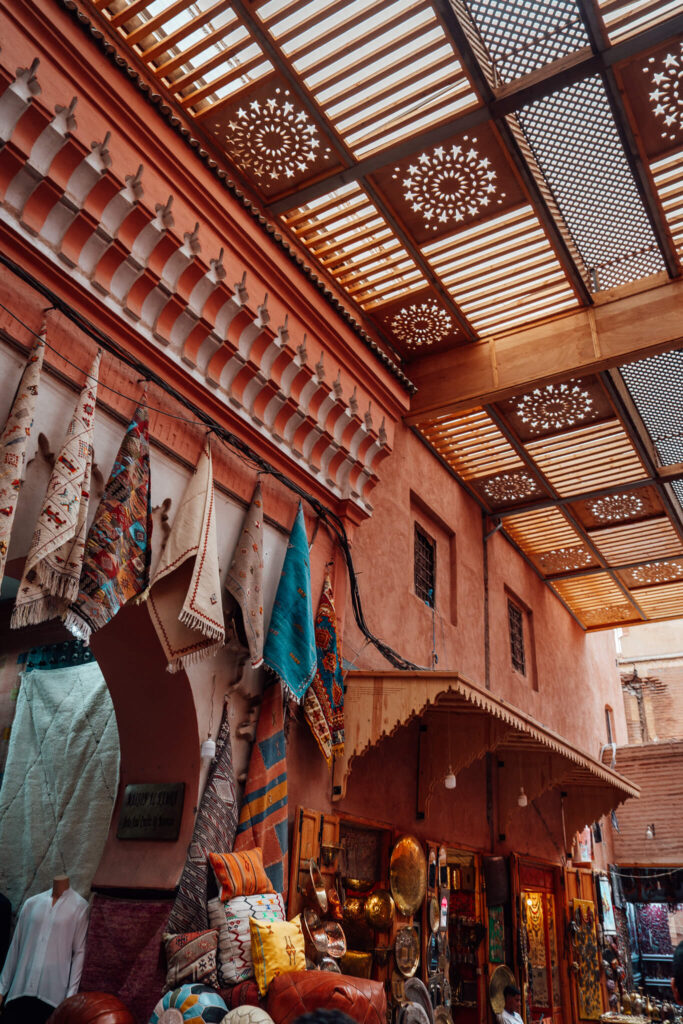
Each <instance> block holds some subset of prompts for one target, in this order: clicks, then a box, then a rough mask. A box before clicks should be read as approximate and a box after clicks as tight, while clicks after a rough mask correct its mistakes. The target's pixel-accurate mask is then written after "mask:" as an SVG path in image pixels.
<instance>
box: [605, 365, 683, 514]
mask: <svg viewBox="0 0 683 1024" xmlns="http://www.w3.org/2000/svg"><path fill="white" fill-rule="evenodd" d="M619 372H620V374H621V377H622V379H623V381H624V384H625V385H626V387H627V388H628V392H629V394H630V396H631V398H632V399H633V403H634V405H635V407H636V409H637V410H638V412H639V414H640V418H641V419H642V421H643V424H644V425H645V429H646V430H647V432H648V434H649V436H650V439H651V440H652V443H653V444H654V446H655V450H656V452H657V455H658V457H659V461H660V464H661V465H662V466H674V465H676V464H677V463H679V462H683V349H677V350H676V351H675V352H665V353H664V354H663V355H660V356H651V357H650V358H649V359H639V360H638V362H636V363H628V364H627V365H626V366H622V367H621V369H620V371H619ZM672 488H673V491H674V494H675V495H676V497H677V499H678V502H679V504H680V506H681V508H682V509H683V481H681V480H676V481H674V483H673V484H672Z"/></svg>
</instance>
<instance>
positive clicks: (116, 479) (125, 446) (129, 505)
mask: <svg viewBox="0 0 683 1024" xmlns="http://www.w3.org/2000/svg"><path fill="white" fill-rule="evenodd" d="M151 533H152V510H151V503H150V490H149V422H148V417H147V410H146V408H145V407H144V406H142V405H140V406H138V408H137V410H136V411H135V415H134V416H133V419H132V420H131V421H130V423H129V424H128V429H127V430H126V433H125V436H124V438H123V441H122V442H121V447H120V448H119V452H118V455H117V456H116V460H115V462H114V467H113V469H112V471H111V475H110V477H109V480H108V481H107V486H106V487H105V490H104V495H103V497H102V500H101V502H100V504H99V506H98V508H97V511H96V512H95V518H94V520H93V522H92V526H91V527H90V530H89V532H88V538H87V540H86V543H85V557H84V559H83V572H82V574H81V580H80V585H79V591H78V597H77V598H76V600H75V601H74V603H73V604H72V605H71V607H70V609H69V611H68V612H67V614H66V618H65V623H66V626H67V628H68V629H70V630H71V632H72V633H73V634H74V635H75V636H78V637H80V639H81V640H83V641H84V642H85V643H88V642H89V640H90V635H91V633H94V632H96V630H98V629H101V628H102V626H106V624H107V623H108V622H109V621H110V619H113V618H114V616H115V615H116V613H117V612H118V610H119V608H121V607H122V606H123V605H124V604H126V602H127V601H130V600H131V599H132V598H134V597H137V596H138V595H139V594H141V593H142V592H143V591H144V590H145V589H146V587H147V586H148V585H149V563H150V553H151V548H150V539H151Z"/></svg>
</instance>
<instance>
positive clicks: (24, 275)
mask: <svg viewBox="0 0 683 1024" xmlns="http://www.w3.org/2000/svg"><path fill="white" fill-rule="evenodd" d="M0 264H1V265H3V266H5V267H6V268H7V269H8V270H10V271H11V272H12V273H13V274H14V275H15V276H16V277H18V278H20V279H21V280H22V281H24V283H25V284H28V285H29V286H30V287H31V288H33V290H34V291H36V292H38V293H39V294H40V295H42V296H43V297H44V298H46V299H47V300H48V302H50V303H51V304H52V306H53V307H54V308H55V309H56V310H57V311H58V312H60V313H61V314H62V315H63V316H65V317H66V318H67V319H68V320H70V321H71V322H72V323H73V324H75V325H76V327H78V328H79V330H80V331H81V332H82V333H83V334H85V335H87V336H88V337H89V338H92V340H93V341H95V342H97V344H98V345H99V346H100V347H101V348H103V349H104V350H105V351H107V352H109V353H110V354H111V355H114V356H116V358H117V359H119V360H120V362H122V363H124V365H126V366H128V367H129V368H130V369H132V370H135V372H136V373H138V374H139V375H140V377H142V378H144V379H145V380H147V381H149V382H150V383H152V384H155V385H156V386H157V387H158V388H160V389H161V390H162V391H163V392H165V393H166V394H167V395H169V396H170V397H171V398H173V399H175V401H177V402H179V403H180V404H181V405H182V406H184V407H185V408H186V409H189V410H190V412H192V413H193V415H194V416H196V417H197V420H196V421H193V420H190V419H187V420H185V421H184V422H187V423H193V422H195V423H196V425H197V426H203V427H205V428H208V429H210V430H212V431H213V433H215V435H216V436H217V437H218V438H219V439H220V440H221V441H222V442H223V443H224V444H226V445H227V446H228V447H229V448H230V449H231V450H233V451H235V452H236V453H237V454H238V455H239V456H240V457H241V458H242V459H247V460H249V462H250V463H252V464H253V466H254V467H257V468H258V470H259V471H260V472H261V473H267V474H268V475H269V476H272V477H273V479H275V480H277V481H278V482H279V483H281V484H282V485H283V486H284V487H287V488H288V489H289V490H290V491H293V492H294V494H296V495H297V496H298V497H299V498H300V499H302V500H303V501H305V502H306V503H307V504H308V505H309V506H310V507H311V508H312V509H313V511H314V512H315V514H316V515H317V516H318V518H319V519H320V520H321V521H322V522H323V523H324V524H325V526H326V527H327V528H328V529H329V530H330V532H331V533H332V534H333V536H334V537H335V539H336V541H337V543H338V544H339V547H340V548H341V551H342V554H343V556H344V563H345V565H346V570H347V575H348V578H349V588H350V592H351V607H352V610H353V617H354V619H355V621H356V624H357V626H358V628H359V629H360V631H361V633H362V634H363V636H364V637H365V638H366V639H367V641H368V642H369V643H371V644H372V645H373V647H375V648H376V649H377V650H378V651H379V653H380V654H381V655H382V656H383V657H384V658H385V659H386V660H387V661H388V662H389V663H390V664H391V665H393V666H394V668H397V669H400V670H402V671H421V670H422V669H421V667H420V666H419V665H416V664H415V663H414V662H412V661H409V660H408V659H407V658H404V657H403V656H402V655H401V654H399V653H398V652H397V651H395V650H394V649H393V648H392V647H390V646H389V645H388V644H386V643H385V642H384V641H383V640H380V639H379V637H376V636H375V635H374V633H372V632H371V630H370V628H369V627H368V625H367V622H366V621H365V614H364V611H363V605H362V601H361V596H360V590H359V588H358V582H357V580H356V571H355V568H354V565H353V557H352V555H351V546H350V544H349V539H348V536H347V533H346V528H345V526H344V523H343V521H342V519H341V518H340V517H339V516H338V515H337V514H336V512H333V511H332V509H330V508H328V507H327V506H326V505H324V504H323V503H322V502H321V501H319V500H318V499H317V498H316V497H315V496H314V495H312V494H309V493H308V492H307V491H305V490H304V489H303V488H302V487H300V486H299V485H298V484H297V483H295V482H294V481H293V480H290V479H289V478H288V477H287V476H286V475H285V474H284V473H281V472H280V471H279V470H277V469H275V467H274V466H271V464H270V463H269V462H268V461H267V460H266V459H264V458H262V456H260V455H259V454H258V452H255V451H254V450H253V449H252V448H251V447H250V446H249V445H248V444H247V443H246V442H245V441H243V440H242V439H241V438H239V437H237V435H236V434H233V433H232V431H230V430H228V429H227V428H226V427H223V426H221V424H220V423H218V422H217V421H216V420H214V419H213V417H211V416H210V415H209V414H208V413H206V412H204V410H203V409H201V408H200V407H199V406H197V405H195V403H194V402H192V401H191V400H190V399H189V398H186V397H185V396H184V395H182V394H181V393H180V392H178V391H176V389H175V388H174V387H173V386H172V385H170V384H169V383H168V382H167V381H165V380H164V379H163V378H162V377H160V376H159V375H158V374H156V373H155V372H154V371H153V370H150V369H149V367H147V366H145V365H144V363H142V362H140V360H138V359H136V358H134V357H132V356H130V355H129V354H128V353H127V352H126V351H125V349H123V348H122V347H121V346H120V345H119V344H118V343H117V342H115V341H114V340H113V339H112V338H110V337H109V336H108V335H107V334H105V333H104V332H103V331H101V330H100V329H99V328H98V327H97V326H96V325H95V324H93V323H91V321H89V320H88V319H87V317H84V316H83V315H82V314H81V313H79V312H78V310H77V309H75V308H74V307H73V306H71V305H70V303H68V302H66V301H65V300H64V299H62V298H61V296H59V295H57V294H56V292H53V291H52V289H51V288H48V287H47V286H46V285H44V284H43V283H42V282H41V281H39V280H38V279H37V278H35V277H34V276H33V275H32V274H31V273H29V271H27V270H25V269H24V268H23V267H22V266H20V265H19V264H18V263H15V261H14V260H12V259H11V258H10V257H9V256H7V255H6V254H5V253H2V252H0ZM2 308H3V309H5V310H6V311H7V312H8V313H9V314H10V316H12V317H14V319H15V320H17V321H18V322H19V323H22V321H21V320H20V318H19V317H18V316H16V314H14V313H12V312H11V310H8V309H7V307H6V306H3V307H2ZM23 326H24V327H25V328H26V330H28V331H30V333H31V334H33V335H35V334H36V332H35V331H33V330H32V329H31V328H29V327H27V326H26V324H23ZM50 347H52V346H50ZM60 358H64V356H62V354H61V353H60ZM67 362H68V360H67ZM71 365H72V366H75V364H73V363H72V364H71ZM78 369H79V370H81V372H82V373H85V372H86V371H83V370H82V368H81V367H78ZM109 390H111V391H114V389H113V388H110V389H109ZM117 393H118V394H120V392H117ZM122 397H124V398H130V400H131V401H138V400H137V399H134V398H131V396H129V395H123V396H122ZM153 411H155V412H158V413H160V414H161V415H164V416H169V415H170V416H171V417H172V418H175V419H183V417H179V416H175V417H173V415H172V414H169V413H167V412H166V411H165V410H162V409H155V410H153Z"/></svg>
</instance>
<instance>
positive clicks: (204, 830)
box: [167, 702, 237, 932]
mask: <svg viewBox="0 0 683 1024" xmlns="http://www.w3.org/2000/svg"><path fill="white" fill-rule="evenodd" d="M236 828H237V788H236V786H235V772H234V770H233V765H232V745H231V743H230V722H229V719H228V704H227V702H226V703H225V704H224V705H223V718H222V719H221V725H220V729H219V730H218V736H217V737H216V756H215V758H214V760H213V763H212V765H211V768H210V770H209V777H208V779H207V783H206V788H205V790H204V793H203V795H202V799H201V802H200V804H199V811H198V812H197V817H196V819H195V823H194V831H193V833H192V841H191V842H190V845H189V847H188V850H187V860H186V861H185V867H184V868H183V873H182V875H181V876H180V886H179V888H178V895H177V896H176V898H175V903H174V904H173V910H172V911H171V916H170V918H169V921H168V927H167V931H169V932H191V931H203V930H204V929H206V928H208V927H209V919H208V915H207V910H206V897H207V891H206V889H207V873H208V859H207V858H208V853H209V851H210V850H231V849H232V844H233V841H234V839H235V829H236Z"/></svg>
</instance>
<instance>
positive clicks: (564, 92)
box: [83, 0, 683, 361]
mask: <svg viewBox="0 0 683 1024" xmlns="http://www.w3.org/2000/svg"><path fill="white" fill-rule="evenodd" d="M83 2H84V4H85V5H87V6H89V7H90V8H91V13H93V12H92V9H93V8H94V9H95V11H96V12H97V14H96V15H95V17H98V18H99V19H100V20H101V22H102V23H103V24H105V25H106V26H107V29H108V31H109V33H112V32H113V33H114V35H115V37H116V38H117V41H118V42H119V43H122V44H123V45H124V46H125V48H126V49H127V51H128V55H129V59H131V60H132V62H133V63H134V64H135V65H136V66H137V67H138V68H140V69H141V70H143V71H144V73H145V74H146V75H147V77H148V78H150V77H151V78H152V79H153V80H154V83H155V86H156V87H158V89H159V90H160V91H161V92H163V93H164V94H165V95H166V96H167V97H168V99H169V101H170V102H171V104H172V106H173V108H175V110H176V111H177V112H178V113H179V115H181V116H182V117H183V118H184V119H185V120H186V121H189V122H190V123H191V125H192V131H193V133H194V134H195V135H196V137H197V138H198V139H201V140H202V141H203V142H204V144H206V145H208V146H210V147H212V148H213V149H214V150H216V151H218V152H220V154H221V156H222V157H225V158H227V160H228V161H229V162H230V163H231V165H232V170H233V172H234V176H235V180H236V181H238V182H239V183H240V184H241V185H244V186H245V187H246V188H247V189H248V190H251V191H252V193H253V194H254V195H255V196H256V197H257V199H258V201H259V203H260V204H261V205H262V207H263V208H264V209H265V212H266V215H267V216H270V217H271V218H273V219H274V220H276V221H278V222H279V225H280V228H281V230H282V231H283V232H284V233H285V234H287V235H289V237H290V239H292V240H293V241H296V242H298V243H299V244H300V246H302V247H303V249H304V250H305V251H306V253H307V257H308V259H309V260H310V261H311V263H312V265H313V266H314V267H315V268H316V270H317V271H320V272H322V273H323V275H324V276H325V277H327V278H329V280H330V281H331V282H333V283H334V284H335V285H336V286H337V287H338V288H339V289H341V291H342V292H343V293H344V295H345V297H346V299H347V300H348V301H349V302H350V303H351V304H352V306H355V308H356V312H357V313H358V315H359V318H360V319H361V320H364V321H365V322H366V323H367V322H369V323H370V325H371V327H372V330H373V333H376V334H378V335H379V336H380V337H381V338H383V339H384V340H385V341H386V342H387V343H388V344H389V345H391V346H392V347H393V348H394V349H395V350H396V351H397V352H398V353H399V354H400V355H401V356H402V357H403V358H404V359H406V360H408V361H410V360H411V359H415V358H420V357H421V356H423V355H424V354H425V353H427V352H429V353H431V352H434V351H438V350H440V349H443V348H444V347H448V346H453V345H462V344H466V343H467V342H471V341H473V340H476V339H477V338H478V337H485V336H487V335H491V334H495V333H496V332H499V331H500V330H503V329H505V330H509V329H510V328H512V327H515V326H520V325H524V324H529V323H533V322H535V321H537V320H539V319H544V318H548V317H551V316H554V315H557V314H559V313H562V312H563V311H566V310H568V309H571V308H576V307H577V306H580V305H585V304H589V303H590V301H591V295H592V294H593V293H594V292H595V291H598V290H602V289H605V288H612V287H614V286H615V285H620V284H624V283H627V282H630V281H634V280H637V279H639V278H642V277H646V276H648V275H651V274H654V273H657V272H659V271H662V270H664V269H667V270H668V271H669V272H670V273H672V274H674V273H678V271H679V263H678V256H679V251H678V250H679V245H680V233H681V219H682V217H683V211H682V210H681V191H682V189H683V178H681V173H680V169H681V168H680V165H681V160H680V158H679V157H678V150H680V148H681V146H682V145H683V108H682V107H681V102H680V99H679V91H678V87H677V85H676V81H677V78H676V76H677V74H678V73H679V71H680V67H679V65H680V61H681V59H682V58H681V38H682V36H683V14H682V13H681V11H680V5H678V4H677V3H676V2H675V0H673V2H670V3H669V2H666V0H628V2H626V0H602V2H601V0H507V2H505V3H503V2H502V0H379V2H378V0H266V2H259V0H253V2H250V0H230V2H226V0H196V2H194V3H190V2H188V0H175V2H174V0H83ZM644 122H647V125H648V127H647V130H646V131H644V132H642V133H641V132H640V125H641V123H644Z"/></svg>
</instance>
